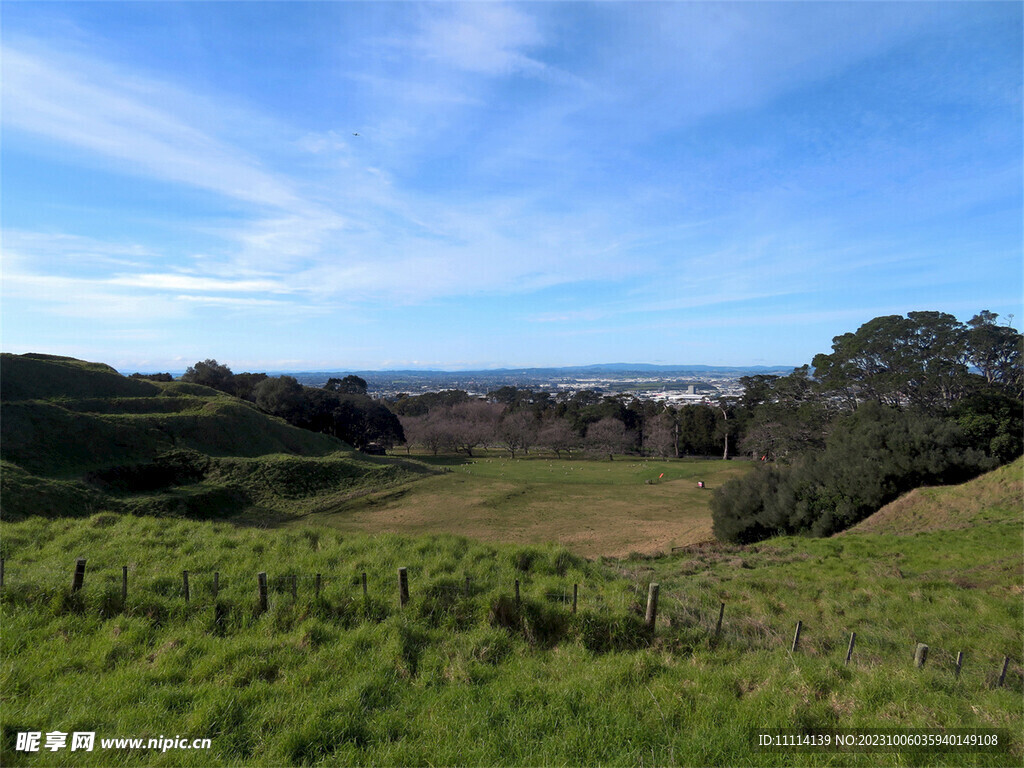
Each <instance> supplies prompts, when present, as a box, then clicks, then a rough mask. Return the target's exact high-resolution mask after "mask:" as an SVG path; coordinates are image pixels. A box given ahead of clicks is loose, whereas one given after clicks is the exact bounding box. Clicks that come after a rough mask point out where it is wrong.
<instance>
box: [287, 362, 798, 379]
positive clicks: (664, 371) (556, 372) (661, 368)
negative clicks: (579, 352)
mask: <svg viewBox="0 0 1024 768" xmlns="http://www.w3.org/2000/svg"><path fill="white" fill-rule="evenodd" d="M794 367H795V366H791V365H790V366H786V365H771V366H769V365H749V366H721V365H653V364H650V363H599V364H595V365H570V366H561V367H554V368H481V369H478V370H476V369H474V370H457V371H445V370H434V369H426V368H408V369H400V370H398V369H396V370H378V371H354V373H355V374H356V375H358V376H363V377H366V376H371V377H381V376H389V375H401V376H423V377H431V376H503V375H504V376H513V375H514V376H535V377H538V378H559V377H563V376H581V375H583V376H585V375H588V374H594V375H599V374H612V373H614V374H618V375H627V374H638V375H655V374H657V375H662V376H690V375H709V374H722V375H728V376H743V375H746V374H757V373H777V374H783V375H784V374H789V373H792V371H793V368H794ZM290 373H292V374H293V375H296V376H299V375H302V376H313V375H316V376H326V375H334V374H340V373H353V371H349V370H347V369H346V370H345V371H339V370H323V371H291V372H290Z"/></svg>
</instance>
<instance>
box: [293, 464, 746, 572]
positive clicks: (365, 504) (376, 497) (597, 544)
mask: <svg viewBox="0 0 1024 768" xmlns="http://www.w3.org/2000/svg"><path fill="white" fill-rule="evenodd" d="M414 458H416V459H417V460H419V461H421V462H422V463H423V464H426V465H429V466H431V467H434V468H436V469H438V470H443V474H439V475H436V476H433V477H427V478H425V479H422V480H419V481H417V482H416V483H413V484H410V485H405V486H401V487H391V488H388V489H384V490H381V491H379V492H375V493H370V494H365V495H361V496H358V497H354V498H349V499H342V500H339V501H338V503H336V504H333V503H325V504H321V505H319V506H318V508H317V512H316V514H313V515H310V516H309V517H306V518H302V519H301V520H294V521H293V522H292V523H291V524H293V525H306V524H318V525H326V526H330V527H332V528H335V529H337V530H340V531H345V532H351V533H356V532H367V533H380V532H392V533H410V534H434V533H457V534H460V535H464V536H470V537H473V538H476V539H481V540H500V541H513V542H518V543H523V544H527V543H541V542H548V541H555V542H558V543H560V544H562V545H564V546H566V547H568V548H570V549H571V550H572V551H574V552H576V553H578V554H581V555H584V556H587V557H597V556H601V555H614V556H625V555H628V554H629V553H631V552H644V553H652V552H664V551H669V550H670V549H671V548H672V547H673V546H682V545H686V544H692V543H695V542H698V541H703V540H706V539H708V538H710V537H711V513H710V510H709V508H708V504H709V501H710V498H711V493H712V489H713V488H715V487H717V486H718V485H720V484H722V483H724V482H726V481H728V480H729V479H730V478H732V477H736V476H738V475H740V474H742V473H744V472H746V471H747V470H749V468H750V463H749V462H725V461H703V460H693V459H651V460H646V459H639V458H637V457H630V456H620V457H617V458H616V459H615V460H614V461H608V460H596V461H595V460H585V459H557V458H555V457H553V456H547V455H545V454H537V453H531V454H530V455H529V456H528V457H522V458H516V459H510V458H508V457H507V455H502V454H501V453H500V452H485V453H483V455H481V456H476V457H474V458H471V459H470V458H466V457H464V456H459V457H456V456H440V457H431V456H422V455H414ZM661 475H664V477H660V479H659V476H661ZM698 480H703V481H705V483H706V484H707V486H708V487H707V488H705V489H703V490H702V489H700V488H698V487H697V481H698ZM648 481H649V482H650V484H648Z"/></svg>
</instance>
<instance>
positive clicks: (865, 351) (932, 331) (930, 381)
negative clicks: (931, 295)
mask: <svg viewBox="0 0 1024 768" xmlns="http://www.w3.org/2000/svg"><path fill="white" fill-rule="evenodd" d="M812 364H813V366H814V375H815V378H816V379H817V380H818V382H819V384H820V386H821V388H822V390H823V391H824V392H826V393H834V394H838V395H841V396H842V397H843V398H844V399H845V400H846V402H847V404H848V406H849V407H850V408H851V409H855V408H857V407H858V406H859V405H860V404H861V403H863V402H867V401H871V400H873V401H875V402H878V403H882V404H883V405H893V406H903V405H908V404H909V405H917V406H920V407H923V408H926V409H929V410H935V409H937V408H941V407H945V406H948V405H949V404H951V403H952V402H953V401H954V400H955V399H957V398H958V397H959V396H961V395H962V393H963V390H964V386H965V384H966V379H967V366H966V354H965V328H964V326H963V325H962V324H961V323H960V322H959V321H958V320H957V319H956V318H955V317H953V316H952V315H949V314H946V313H943V312H910V313H909V314H908V315H907V317H905V318H904V317H901V316H900V315H888V316H885V317H876V318H874V319H873V320H869V321H868V322H866V323H864V325H862V326H861V327H860V328H858V329H857V331H856V333H845V334H843V335H842V336H836V337H835V338H834V339H833V340H832V353H831V354H819V355H816V356H815V357H814V360H813V361H812Z"/></svg>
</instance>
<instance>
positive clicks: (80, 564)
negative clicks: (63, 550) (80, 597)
mask: <svg viewBox="0 0 1024 768" xmlns="http://www.w3.org/2000/svg"><path fill="white" fill-rule="evenodd" d="M84 583H85V558H84V557H80V558H78V559H77V560H75V575H74V577H73V578H72V579H71V591H72V592H77V591H78V590H80V589H81V588H82V585H83V584H84Z"/></svg>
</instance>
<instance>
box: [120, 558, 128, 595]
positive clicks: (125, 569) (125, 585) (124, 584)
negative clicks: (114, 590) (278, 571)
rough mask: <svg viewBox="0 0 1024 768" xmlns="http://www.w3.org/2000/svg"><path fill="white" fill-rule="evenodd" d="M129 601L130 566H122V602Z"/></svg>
mask: <svg viewBox="0 0 1024 768" xmlns="http://www.w3.org/2000/svg"><path fill="white" fill-rule="evenodd" d="M127 599H128V566H127V565H122V566H121V602H122V603H124V602H125V601H126V600H127Z"/></svg>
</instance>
